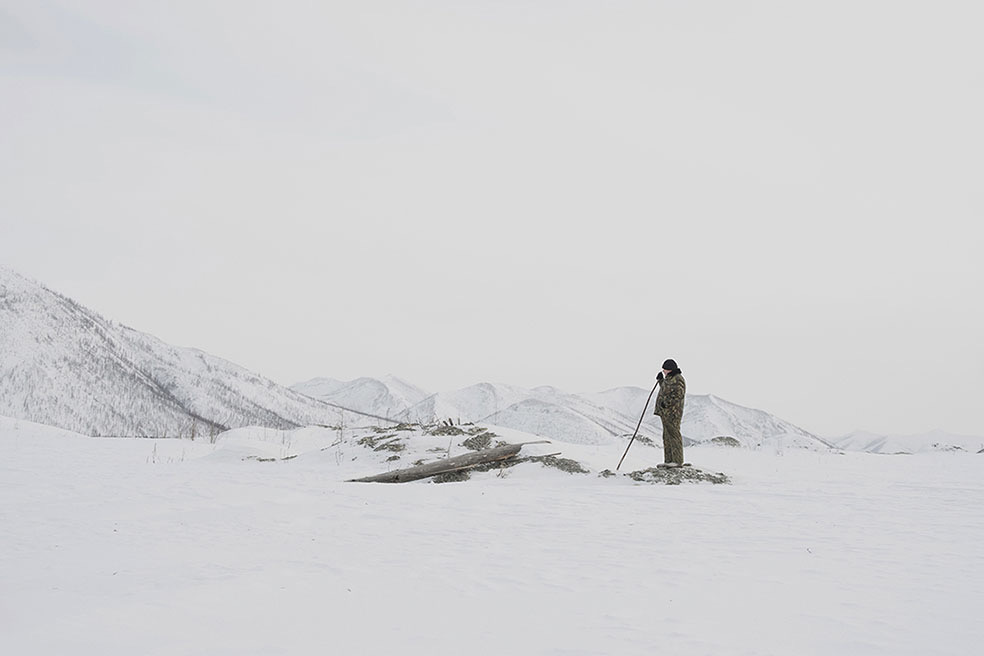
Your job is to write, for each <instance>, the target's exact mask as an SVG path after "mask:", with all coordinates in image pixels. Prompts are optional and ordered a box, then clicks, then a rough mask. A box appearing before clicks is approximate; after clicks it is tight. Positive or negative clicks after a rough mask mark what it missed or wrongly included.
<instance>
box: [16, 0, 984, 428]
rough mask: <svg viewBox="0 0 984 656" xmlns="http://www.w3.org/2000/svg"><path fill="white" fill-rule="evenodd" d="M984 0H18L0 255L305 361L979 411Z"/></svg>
mask: <svg viewBox="0 0 984 656" xmlns="http://www.w3.org/2000/svg"><path fill="white" fill-rule="evenodd" d="M982 7H984V6H982V5H981V4H980V3H979V2H946V1H934V2H899V1H884V2H871V1H865V0H860V1H859V0H852V1H850V2H840V1H828V2H813V3H789V2H778V1H776V2H746V3H736V2H724V1H721V2H657V1H652V0H649V1H646V2H576V1H570V0H567V1H563V2H561V1H556V2H518V1H516V2H514V1H509V0H506V1H502V2H469V1H468V0H448V1H446V2H414V3H407V2H397V1H393V2H372V1H360V2H344V3H342V2H315V1H312V2H278V3H268V4H266V5H263V6H261V5H260V3H242V2H214V1H206V2H202V1H196V2H166V3H162V2H143V1H133V0H127V1H119V2H102V1H93V0H88V1H86V2H84V3H83V2H37V1H36V0H33V1H23V2H22V1H17V0H15V1H14V2H9V1H8V2H5V3H4V4H3V5H2V7H0V263H3V264H7V265H9V266H11V267H13V268H14V269H15V270H18V271H20V272H21V273H23V274H26V275H28V276H31V277H33V278H36V279H38V280H40V281H41V282H43V283H44V284H46V285H47V286H49V287H51V288H53V289H55V290H57V291H59V292H61V293H64V294H66V295H68V296H71V297H73V298H75V299H76V300H78V301H80V302H81V303H83V304H85V305H88V306H89V307H91V308H93V309H94V310H97V311H98V312H100V313H102V314H104V315H106V316H107V317H110V318H112V319H116V320H118V321H120V322H122V323H125V324H127V325H130V326H132V327H134V328H137V329H139V330H143V331H146V332H149V333H152V334H154V335H157V336H158V337H160V338H161V339H164V340H165V341H168V342H172V343H174V344H178V345H183V346H195V347H198V348H202V349H204V350H206V351H209V352H211V353H214V354H215V355H219V356H222V357H225V358H228V359H230V360H233V361H235V362H237V363H239V364H242V365H244V366H246V367H248V368H250V369H253V370H255V371H258V372H260V373H263V374H265V375H267V376H270V377H272V378H273V379H274V380H277V381H278V382H281V383H284V384H292V383H295V382H298V381H301V380H305V379H307V378H311V377H314V376H332V377H336V378H343V379H348V378H354V377H358V376H362V375H368V376H379V375H383V374H386V373H393V374H396V375H399V376H401V377H403V378H406V379H408V380H410V381H411V382H414V383H416V384H418V385H421V386H423V387H425V388H428V389H431V390H435V391H437V390H442V389H451V388H454V387H459V386H464V385H468V384H471V383H475V382H479V381H486V380H487V381H495V382H509V383H514V384H518V385H527V386H533V385H539V384H551V385H555V386H557V387H561V388H565V389H568V390H570V391H598V390H602V389H607V388H610V387H614V386H618V385H637V386H641V387H649V385H650V384H651V381H652V376H653V374H655V372H656V371H657V370H658V369H659V364H660V363H661V362H662V361H663V359H664V358H666V357H674V358H676V359H677V361H678V362H679V363H680V366H681V367H682V368H683V370H684V373H685V375H686V376H687V380H688V385H689V391H691V392H693V393H713V394H716V395H719V396H722V397H724V398H726V399H729V400H731V401H734V402H737V403H741V404H744V405H750V406H753V407H758V408H762V409H764V410H767V411H769V412H772V413H774V414H777V415H779V416H780V417H782V418H784V419H787V420H790V421H792V422H794V423H797V424H799V425H801V426H802V427H803V428H806V429H807V430H812V431H814V432H817V433H820V434H826V435H837V434H841V433H846V432H848V431H851V430H854V429H866V430H872V431H876V432H920V431H925V430H929V429H933V428H942V429H944V430H948V431H952V432H963V433H972V434H984V418H982V413H981V412H980V406H981V399H982V398H984V346H982V340H981V334H982V333H984V330H982V324H984V321H982V319H984V316H982V315H984V310H982V302H981V297H982V287H984V285H982V282H984V266H982V264H981V246H982V242H984V240H982V238H981V236H982V233H984V229H982V228H981V219H982V215H984V191H982V189H984V187H982V184H981V182H982V180H984V155H982V153H984V127H982V119H981V116H984V40H982V39H981V36H980V35H981V28H982V19H984V9H982Z"/></svg>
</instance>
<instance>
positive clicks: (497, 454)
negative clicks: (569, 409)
mask: <svg viewBox="0 0 984 656" xmlns="http://www.w3.org/2000/svg"><path fill="white" fill-rule="evenodd" d="M549 443H550V441H549V440H540V441H538V442H521V443H519V444H505V445H503V446H497V447H495V448H492V449H484V450H482V451H473V452H472V453H466V454H464V455H461V456H455V457H454V458H445V459H443V460H436V461H434V462H428V463H424V464H423V465H417V466H416V467H408V468H406V469H396V470H394V471H390V472H386V473H384V474H376V475H375V476H366V477H364V478H353V479H351V480H350V481H348V482H350V483H406V482H407V481H416V480H419V479H421V478H428V477H430V476H437V475H438V474H446V473H448V472H453V471H461V470H462V469H471V468H472V467H477V466H478V465H483V464H485V463H487V462H496V461H498V460H508V459H510V458H514V457H515V456H516V454H518V453H519V450H520V449H522V448H523V446H525V445H527V444H549Z"/></svg>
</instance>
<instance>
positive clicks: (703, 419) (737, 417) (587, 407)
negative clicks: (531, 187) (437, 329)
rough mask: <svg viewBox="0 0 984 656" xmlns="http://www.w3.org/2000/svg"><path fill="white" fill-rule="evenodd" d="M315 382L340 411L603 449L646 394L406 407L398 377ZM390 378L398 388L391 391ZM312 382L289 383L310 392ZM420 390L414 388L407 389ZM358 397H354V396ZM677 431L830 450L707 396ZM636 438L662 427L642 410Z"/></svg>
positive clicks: (490, 388) (503, 395)
mask: <svg viewBox="0 0 984 656" xmlns="http://www.w3.org/2000/svg"><path fill="white" fill-rule="evenodd" d="M318 380H327V381H330V382H328V383H327V384H323V385H324V388H325V389H328V390H329V393H327V394H324V395H322V396H320V398H323V399H325V400H328V401H330V402H332V403H337V404H338V405H340V406H343V407H348V408H352V409H354V410H359V411H360V412H369V413H373V414H377V413H379V412H381V411H382V409H383V408H385V413H384V416H386V417H390V418H394V419H398V420H400V421H406V422H414V423H426V422H432V421H446V420H450V421H451V422H453V423H481V424H492V425H496V426H501V427H504V428H510V429H513V430H518V431H523V432H525V433H531V434H534V435H539V436H542V437H547V438H550V439H554V440H558V441H561V442H568V443H575V444H608V443H610V442H612V441H614V440H616V439H618V438H623V437H626V436H629V435H631V434H632V433H633V432H634V431H635V428H636V425H637V424H638V422H639V419H640V417H641V416H642V412H643V407H644V406H645V405H646V400H647V398H648V396H649V393H650V390H645V389H642V388H639V387H620V388H616V389H612V390H608V391H605V392H598V393H592V394H571V393H568V392H564V391H563V390H559V389H557V388H555V387H548V386H543V387H536V388H533V389H526V388H522V387H517V386H514V385H504V384H494V383H478V384H476V385H471V386H469V387H465V388H462V389H458V390H453V391H450V392H440V393H437V394H431V395H428V396H425V397H424V398H422V399H421V400H420V401H418V402H416V403H412V402H411V401H412V400H413V399H412V395H409V394H407V393H406V392H405V391H403V390H402V388H404V387H406V386H409V384H408V383H405V382H404V381H400V380H399V379H392V378H390V379H387V380H375V379H365V378H360V379H358V380H355V381H352V382H351V383H340V382H339V381H334V380H332V379H315V381H318ZM392 380H396V381H397V383H398V386H396V387H394V386H391V381H392ZM315 381H309V383H304V384H301V385H298V386H295V387H294V389H296V390H298V391H306V392H307V393H312V392H313V391H314V390H315V385H318V384H319V383H316V382H315ZM410 387H411V388H412V389H413V390H415V391H417V392H421V393H422V390H420V389H419V388H416V387H413V386H410ZM356 392H358V393H356ZM682 432H683V436H684V440H685V442H686V443H687V444H694V443H698V442H704V441H708V440H711V439H713V438H715V437H720V436H729V437H733V438H735V439H736V440H738V442H739V443H740V444H742V445H743V446H748V447H757V446H760V445H762V444H764V443H766V442H769V441H773V440H779V439H781V440H782V441H783V443H784V444H785V445H787V446H791V447H804V448H818V449H826V448H831V445H830V444H829V443H828V442H826V441H824V440H823V439H821V438H819V437H817V436H816V435H813V434H811V433H809V432H807V431H805V430H803V429H802V428H799V427H798V426H795V425H793V424H790V423H789V422H786V421H783V420H781V419H779V418H777V417H774V416H773V415H770V414H769V413H767V412H764V411H762V410H755V409H752V408H746V407H743V406H740V405H737V404H734V403H730V402H728V401H725V400H724V399H720V398H718V397H715V396H711V395H688V397H687V411H686V412H685V414H684V420H683V426H682ZM639 434H640V435H641V436H644V437H650V438H654V439H657V440H658V439H659V438H660V436H661V435H662V428H661V425H660V422H659V419H658V418H657V417H655V416H654V415H653V414H652V403H650V404H649V406H648V408H647V409H646V412H645V416H644V417H643V421H642V425H641V427H640V429H639Z"/></svg>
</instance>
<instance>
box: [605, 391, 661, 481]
mask: <svg viewBox="0 0 984 656" xmlns="http://www.w3.org/2000/svg"><path fill="white" fill-rule="evenodd" d="M662 382H663V374H662V373H661V374H660V375H659V377H658V378H657V379H656V384H655V385H653V391H652V392H650V393H649V398H648V399H646V407H645V408H643V409H642V416H640V417H639V423H638V424H636V429H635V432H634V433H632V439H631V440H629V446H627V447H625V453H623V454H622V460H625V456H627V455H629V447H631V446H632V443H633V442H634V441H635V438H636V435H638V434H639V427H640V426H642V420H643V419H645V417H646V410H649V402H650V401H652V400H653V394H655V393H656V388H657V387H659V384H660V383H662ZM622 460H619V461H618V467H616V468H615V471H618V470H619V467H621V466H622Z"/></svg>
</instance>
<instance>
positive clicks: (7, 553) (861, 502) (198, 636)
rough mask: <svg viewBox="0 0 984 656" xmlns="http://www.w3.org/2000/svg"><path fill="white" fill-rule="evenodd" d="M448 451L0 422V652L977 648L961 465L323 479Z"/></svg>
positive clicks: (925, 458)
mask: <svg viewBox="0 0 984 656" xmlns="http://www.w3.org/2000/svg"><path fill="white" fill-rule="evenodd" d="M455 428H458V429H459V430H462V431H463V430H472V431H476V430H480V428H481V427H469V426H462V427H460V428H459V427H455ZM452 432H453V431H452ZM465 437H467V435H466V434H459V435H450V436H449V435H426V434H424V433H423V432H422V431H421V430H420V429H416V428H415V429H413V430H405V431H403V430H400V431H396V430H390V429H388V428H387V429H383V430H380V431H376V430H373V429H371V428H361V429H352V428H344V429H342V428H339V429H334V430H332V429H326V428H317V427H314V428H304V429H297V430H289V431H279V430H272V429H265V428H242V429H237V430H234V431H230V432H226V433H222V434H220V435H218V436H216V439H215V441H214V443H212V441H211V440H209V439H204V438H199V439H196V440H188V439H167V440H164V439H133V438H92V437H85V436H82V435H78V434H74V433H70V432H67V431H64V430H58V429H52V428H49V427H45V426H40V425H37V424H32V423H30V422H26V421H22V420H12V419H0V480H2V481H3V484H4V494H3V495H2V496H0V517H2V519H3V522H2V526H3V531H2V533H0V536H2V537H0V546H2V549H0V581H3V587H2V592H0V647H2V649H3V652H4V653H9V654H28V653H29V654H34V655H37V656H46V655H56V654H67V653H93V654H101V655H104V656H112V655H115V654H120V655H130V654H138V653H139V654H146V655H158V654H160V655H164V654H203V655H204V654H208V655H213V654H237V655H243V656H245V655H252V654H256V655H259V654H263V655H269V654H291V655H305V654H312V655H313V654H318V655H321V654H325V653H339V654H346V653H349V654H375V653H406V652H409V653H428V654H437V655H441V654H463V653H464V654H537V655H538V654H543V655H555V656H561V655H563V656H573V655H589V654H590V655H596V654H619V655H621V656H632V655H635V654H640V655H642V654H646V655H649V654H653V653H661V654H715V655H718V656H729V655H736V656H737V655H748V654H755V655H773V654H774V655H777V656H778V655H782V656H786V655H788V654H798V655H805V656H809V655H817V656H821V655H827V654H864V655H874V654H884V655H886V656H887V655H891V656H924V655H925V654H953V655H957V654H973V653H977V652H978V651H979V649H980V645H981V644H982V641H984V624H982V623H981V622H980V617H979V615H980V609H981V608H984V588H982V586H981V585H980V583H981V581H982V580H984V556H982V552H981V549H980V544H981V542H982V540H984V522H982V519H981V518H982V515H981V507H982V505H984V477H982V476H981V475H980V472H981V465H982V462H984V461H982V460H981V456H977V455H974V454H967V453H959V452H957V453H922V454H918V455H913V456H899V457H885V456H878V455H871V454H864V453H837V452H835V451H830V450H818V451H813V450H806V449H796V450H792V449H791V450H787V451H785V452H784V454H783V455H779V454H778V452H776V451H774V450H769V449H758V450H754V449H718V448H713V447H710V446H703V447H692V448H690V449H688V452H687V457H688V460H690V461H691V462H693V463H694V465H695V466H696V467H701V468H703V469H705V470H707V471H721V472H726V473H727V474H728V475H729V476H730V478H731V480H732V484H731V485H708V484H689V485H688V484H684V485H679V486H663V485H650V484H646V483H637V482H635V481H633V480H632V479H631V478H630V477H629V476H628V475H627V474H626V473H625V472H630V471H637V470H641V469H645V468H648V467H651V466H652V464H654V463H655V462H658V460H659V456H660V451H659V450H658V449H654V448H652V447H646V446H644V445H636V446H633V448H632V450H631V451H630V453H629V455H628V457H627V459H626V463H625V465H623V469H622V471H623V473H622V474H620V475H618V476H615V477H612V478H605V477H601V476H599V475H598V472H600V471H602V470H603V469H611V468H613V467H614V464H615V463H616V462H617V461H618V458H619V457H620V456H621V451H622V449H623V447H624V440H623V441H620V442H618V443H613V444H607V445H580V444H579V445H571V444H560V443H554V444H547V445H530V446H527V447H523V449H524V452H525V451H527V450H531V452H532V453H548V452H556V451H561V452H563V455H564V456H566V457H573V458H576V459H578V460H579V461H581V462H584V463H586V464H587V465H588V467H589V469H590V470H591V473H589V474H568V473H565V472H561V471H558V470H555V469H552V468H547V467H544V466H542V465H541V464H538V463H533V462H528V463H525V464H521V465H517V466H516V467H513V468H511V469H508V470H502V471H495V470H493V471H488V472H482V473H476V474H474V475H473V476H472V477H471V480H470V481H469V482H467V483H449V484H435V483H433V482H431V481H427V480H425V481H418V482H414V483H408V484H403V485H387V484H364V483H346V482H344V481H345V479H348V478H351V477H353V476H355V475H365V474H370V473H375V472H377V471H380V468H385V467H387V466H398V465H401V463H400V462H393V461H389V460H388V458H391V457H393V456H397V457H399V458H400V459H401V460H409V459H412V458H417V457H418V456H421V457H424V456H427V457H432V458H437V457H442V454H441V453H439V451H440V450H443V451H445V452H446V453H450V455H459V454H460V453H463V452H465V449H464V448H463V447H460V446H459V443H460V442H461V441H462V440H463V439H464V438H465ZM498 437H499V438H501V439H504V440H508V441H522V439H521V438H522V437H523V435H522V434H520V433H510V432H508V431H507V432H504V433H503V434H501V435H499V436H498ZM527 437H528V436H527ZM366 438H373V439H374V440H375V441H373V439H370V440H366ZM376 438H378V439H376ZM363 440H366V442H365V443H362V444H360V442H361V441H363ZM394 440H395V441H399V442H403V443H404V445H405V446H404V448H403V450H402V451H400V450H396V449H397V446H390V447H389V448H385V445H387V444H391V443H393V442H394ZM373 444H374V446H373ZM379 447H384V448H382V449H380V450H376V449H378V448H379Z"/></svg>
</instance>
